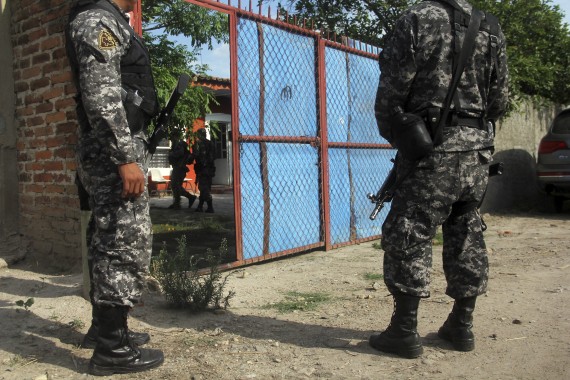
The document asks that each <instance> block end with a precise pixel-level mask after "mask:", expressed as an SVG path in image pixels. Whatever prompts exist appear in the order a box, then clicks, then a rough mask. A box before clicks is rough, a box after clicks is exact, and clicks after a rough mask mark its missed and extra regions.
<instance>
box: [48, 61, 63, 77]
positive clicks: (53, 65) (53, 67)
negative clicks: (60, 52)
mask: <svg viewBox="0 0 570 380" xmlns="http://www.w3.org/2000/svg"><path fill="white" fill-rule="evenodd" d="M66 65H67V60H63V59H59V60H57V61H51V62H50V63H47V64H45V65H44V67H43V73H44V75H48V74H51V73H53V72H54V71H57V72H60V71H61V70H63V69H64V68H65V67H66Z"/></svg>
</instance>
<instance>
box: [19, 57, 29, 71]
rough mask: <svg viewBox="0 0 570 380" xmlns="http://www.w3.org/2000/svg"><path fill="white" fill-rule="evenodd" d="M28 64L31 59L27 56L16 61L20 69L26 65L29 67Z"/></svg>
mask: <svg viewBox="0 0 570 380" xmlns="http://www.w3.org/2000/svg"><path fill="white" fill-rule="evenodd" d="M30 65H31V59H30V58H29V57H28V58H22V59H20V60H19V62H18V67H19V68H20V69H27V68H28V67H30Z"/></svg>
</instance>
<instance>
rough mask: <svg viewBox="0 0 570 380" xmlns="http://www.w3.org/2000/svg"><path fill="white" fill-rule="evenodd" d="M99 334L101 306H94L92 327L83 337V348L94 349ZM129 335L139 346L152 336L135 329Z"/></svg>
mask: <svg viewBox="0 0 570 380" xmlns="http://www.w3.org/2000/svg"><path fill="white" fill-rule="evenodd" d="M98 335H99V308H98V307H97V306H93V308H92V312H91V327H89V330H88V331H87V334H85V336H84V337H83V341H82V342H81V348H90V349H93V348H95V346H96V345H97V336H98ZM129 336H130V338H131V340H132V341H133V343H134V344H136V345H137V346H142V345H143V344H146V343H148V342H149V340H150V336H149V335H148V334H147V333H137V332H134V331H129Z"/></svg>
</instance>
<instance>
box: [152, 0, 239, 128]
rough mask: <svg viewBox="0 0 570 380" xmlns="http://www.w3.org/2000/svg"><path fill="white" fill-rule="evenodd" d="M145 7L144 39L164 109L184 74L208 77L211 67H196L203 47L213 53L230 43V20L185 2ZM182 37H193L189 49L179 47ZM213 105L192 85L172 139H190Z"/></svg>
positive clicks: (173, 122)
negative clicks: (178, 135)
mask: <svg viewBox="0 0 570 380" xmlns="http://www.w3.org/2000/svg"><path fill="white" fill-rule="evenodd" d="M142 7H143V9H142V12H143V37H144V40H145V43H146V45H147V47H148V50H149V53H150V57H151V64H152V70H153V76H154V80H155V85H156V88H157V92H158V98H159V100H160V104H161V105H162V106H164V105H166V103H167V102H168V99H169V97H170V94H171V93H172V90H173V89H174V87H175V86H176V82H177V80H178V77H179V75H180V74H181V73H187V74H188V75H190V77H191V78H193V80H196V78H197V77H198V76H206V75H207V72H208V66H207V65H201V64H199V63H197V61H198V56H199V50H200V47H201V46H202V45H206V46H208V47H209V48H210V49H211V48H212V44H213V41H216V42H227V41H228V39H229V32H228V17H227V15H224V14H221V13H218V12H214V11H210V10H207V9H206V8H203V7H199V6H196V5H192V4H189V3H187V2H185V1H184V0H171V1H159V0H145V1H143V3H142ZM180 36H184V37H190V39H189V41H190V45H188V46H187V45H183V44H180V43H177V42H176V41H177V40H179V37H180ZM212 102H215V99H214V97H213V96H212V95H211V94H208V93H206V92H205V91H204V90H203V89H202V88H201V87H195V86H192V85H191V84H190V86H189V87H188V89H187V90H186V92H185V93H184V96H183V97H182V98H181V99H180V101H179V102H178V104H177V106H176V109H175V113H174V114H173V116H172V119H171V122H170V125H169V136H171V135H172V134H176V133H180V132H182V133H185V134H186V136H188V134H189V133H191V131H192V125H193V122H194V120H195V119H196V118H198V117H202V116H204V115H205V114H206V113H209V112H210V107H209V106H210V104H212ZM152 128H154V126H151V129H152Z"/></svg>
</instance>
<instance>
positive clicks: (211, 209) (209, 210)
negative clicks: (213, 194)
mask: <svg viewBox="0 0 570 380" xmlns="http://www.w3.org/2000/svg"><path fill="white" fill-rule="evenodd" d="M206 203H207V204H208V208H207V209H206V212H209V213H213V212H214V206H213V204H212V200H211V199H210V200H209V201H208V202H206Z"/></svg>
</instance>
